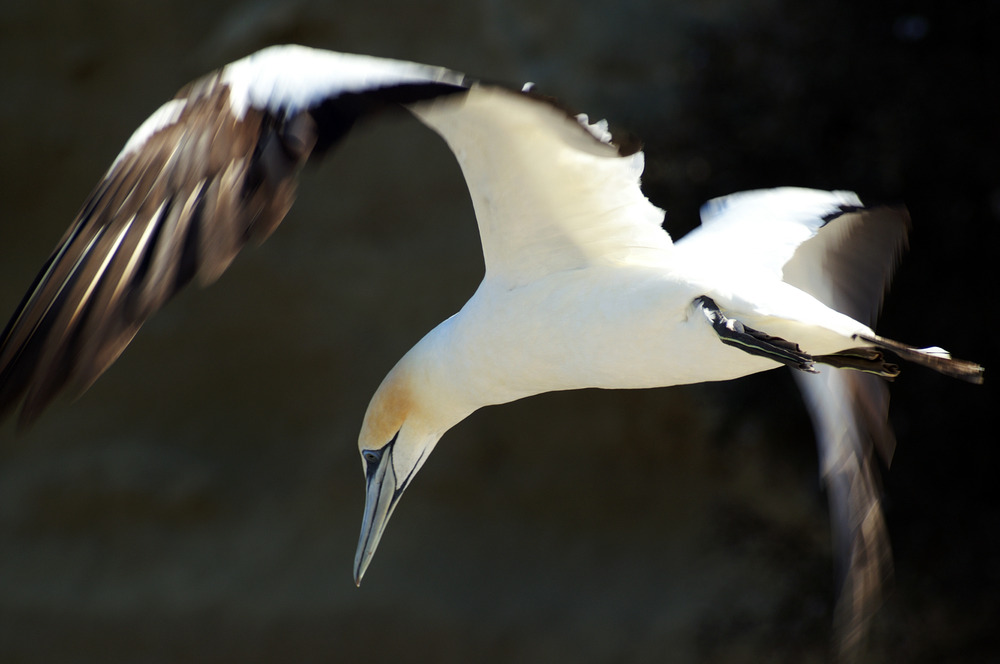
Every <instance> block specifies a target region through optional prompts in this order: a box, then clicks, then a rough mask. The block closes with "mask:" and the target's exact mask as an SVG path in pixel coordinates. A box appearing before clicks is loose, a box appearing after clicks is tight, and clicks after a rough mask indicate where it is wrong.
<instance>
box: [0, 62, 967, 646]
mask: <svg viewBox="0 0 1000 664" xmlns="http://www.w3.org/2000/svg"><path fill="white" fill-rule="evenodd" d="M396 109H406V110H408V111H410V112H412V113H413V114H415V115H416V116H417V117H418V118H419V119H420V120H421V121H422V122H423V123H424V124H426V125H427V126H429V127H430V128H431V129H433V130H434V131H436V132H437V133H438V134H440V135H441V136H442V137H443V138H444V140H445V141H446V142H447V143H448V145H449V146H450V148H451V149H452V151H453V152H454V154H455V157H456V158H457V160H458V162H459V165H460V166H461V169H462V172H463V174H464V176H465V179H466V182H467V185H468V188H469V192H470V195H471V198H472V202H473V206H474V209H475V214H476V219H477V223H478V225H479V232H480V237H481V240H482V249H483V255H484V258H485V266H486V269H485V275H484V277H483V280H482V282H481V284H480V285H479V288H478V290H476V292H475V294H474V295H473V296H472V298H471V299H470V300H469V301H468V302H467V303H466V304H465V305H464V306H463V307H462V309H461V310H460V311H459V312H458V313H456V314H455V315H453V316H452V317H450V318H448V319H447V320H445V321H444V322H442V323H441V324H440V325H438V326H437V327H435V328H434V329H433V330H432V331H431V332H429V333H428V334H427V335H426V336H425V337H423V338H422V339H421V340H420V341H419V342H418V343H417V344H416V345H415V346H414V347H413V348H412V349H411V350H410V351H409V352H407V353H406V354H405V355H404V357H403V358H402V359H401V360H400V361H399V362H398V363H397V364H396V366H395V367H394V368H393V369H392V370H391V371H390V373H389V374H388V375H387V376H386V378H385V380H384V381H383V382H382V384H381V385H380V386H379V388H378V389H377V391H376V393H375V395H374V397H373V398H372V400H371V402H370V405H369V407H368V410H367V412H366V414H365V417H364V421H363V424H362V429H361V433H360V436H359V450H360V453H361V460H362V466H363V470H364V474H365V481H366V501H365V508H364V516H363V522H362V527H361V535H360V539H359V543H358V548H357V553H356V557H355V561H354V578H355V581H356V582H357V583H358V584H360V582H361V578H362V576H363V575H364V574H365V571H366V570H367V569H368V566H369V563H370V562H371V559H372V555H373V554H374V552H375V550H376V547H377V546H378V544H379V542H380V540H381V538H382V536H383V534H384V532H385V527H386V524H387V523H388V521H389V518H390V516H391V515H392V513H393V510H394V509H395V508H396V506H397V505H398V502H399V499H400V496H401V495H402V494H403V492H404V491H405V490H406V488H407V487H409V485H410V483H411V482H412V480H413V478H414V476H415V475H416V474H417V472H418V471H419V470H420V468H421V467H422V466H423V464H424V463H425V462H426V461H427V459H428V457H429V455H430V453H431V452H432V451H433V449H434V447H435V445H436V444H437V442H438V440H440V438H441V437H442V436H443V435H444V434H445V433H446V432H447V431H448V430H449V429H450V428H451V427H453V426H454V425H455V424H457V423H458V422H460V421H462V420H463V419H464V418H466V417H467V416H468V415H470V414H471V413H472V412H474V411H476V410H478V409H479V408H482V407H484V406H488V405H493V404H502V403H506V402H510V401H514V400H517V399H522V398H524V397H528V396H532V395H535V394H540V393H543V392H549V391H553V390H571V389H579V388H588V387H597V388H607V389H620V388H648V387H662V386H668V385H678V384H688V383H698V382H704V381H718V380H729V379H733V378H738V377H741V376H745V375H748V374H752V373H755V372H759V371H766V370H769V369H774V368H778V367H782V366H787V367H791V369H792V370H793V373H794V374H795V376H796V378H797V379H798V382H799V385H800V387H801V388H802V390H803V392H804V395H805V397H806V403H807V405H808V407H809V409H810V412H811V415H812V418H813V422H814V425H815V429H816V432H817V441H818V446H819V458H820V465H821V468H820V470H821V474H822V477H823V479H824V481H825V484H826V486H827V490H828V498H829V502H830V511H831V521H832V524H833V529H834V534H835V537H834V542H835V545H836V547H837V551H836V559H837V561H838V566H839V571H838V579H839V580H840V598H839V602H838V613H837V620H838V632H839V634H840V636H839V639H840V642H841V646H842V648H844V649H849V648H853V647H855V646H856V644H857V643H858V642H859V641H860V640H861V638H862V636H863V635H864V632H865V627H866V625H867V622H868V618H869V617H870V616H871V614H872V612H873V611H874V610H875V609H876V608H877V606H878V603H879V594H880V588H881V584H882V581H883V579H884V578H885V577H886V576H887V574H888V572H889V570H890V568H891V560H890V554H889V543H888V536H887V532H886V526H885V522H884V518H883V515H882V511H881V507H880V495H879V488H878V482H877V472H878V471H877V468H876V465H877V460H876V458H875V450H877V451H878V452H879V453H881V455H882V457H883V458H884V459H885V460H886V461H887V460H888V459H889V458H890V457H891V455H892V450H893V446H894V437H893V433H892V431H891V429H890V427H889V424H888V421H887V408H888V391H887V387H886V381H888V380H892V379H893V378H895V377H896V376H897V374H898V373H899V368H898V367H897V365H896V364H895V363H894V362H895V360H894V359H893V358H899V359H902V360H906V361H909V362H914V363H916V364H920V365H923V366H926V367H930V368H931V369H934V370H937V371H939V372H941V373H943V374H946V375H950V376H954V377H957V378H961V379H964V380H968V381H971V382H982V380H983V374H984V370H983V368H982V367H981V366H979V365H977V364H974V363H971V362H965V361H962V360H957V359H953V358H951V356H950V355H949V354H948V353H947V352H945V351H944V350H942V349H940V348H937V347H931V348H914V347H911V346H908V345H905V344H901V343H898V342H895V341H892V340H889V339H886V338H883V337H881V336H879V335H878V334H876V332H875V331H874V330H873V327H872V326H873V325H874V321H875V317H876V315H877V313H878V310H879V307H880V305H881V301H882V296H883V294H884V292H885V290H886V288H887V286H888V283H889V280H890V278H891V276H892V272H893V269H894V267H895V265H896V263H897V260H898V258H899V256H900V254H901V252H902V251H903V250H904V248H905V245H906V238H907V233H908V231H909V217H908V214H907V212H906V210H905V208H903V207H875V208H869V207H865V206H864V205H863V204H862V203H861V201H860V200H859V198H858V197H857V196H856V195H855V194H853V193H850V192H846V191H833V192H827V191H815V190H808V189H799V188H779V189H771V190H762V191H752V192H744V193H738V194H733V195H730V196H726V197H723V198H720V199H716V200H713V201H710V202H709V203H707V204H706V205H705V206H704V207H703V209H702V211H701V221H702V224H701V226H700V227H698V228H697V229H695V230H694V231H692V232H691V233H689V234H687V235H686V236H685V237H684V238H682V239H681V240H679V241H677V242H673V241H672V240H671V237H670V235H669V234H668V233H667V232H666V231H665V230H664V229H663V222H664V212H663V211H662V210H660V209H659V208H657V207H656V206H654V205H653V204H652V203H650V202H649V201H648V200H647V199H646V197H645V195H644V194H643V193H642V191H641V189H640V177H641V174H642V172H643V165H644V162H643V153H642V152H641V151H639V150H638V148H637V146H636V145H634V144H632V143H628V144H626V143H621V144H619V143H618V142H616V141H615V139H614V138H613V137H612V136H611V134H610V132H609V131H608V127H607V124H606V123H605V122H603V121H601V122H596V123H591V122H590V120H589V119H588V118H587V116H585V115H582V114H580V115H578V114H574V113H573V112H571V111H569V110H567V109H566V108H565V107H564V106H562V105H561V104H559V103H558V102H556V101H555V100H552V99H550V98H547V97H544V96H542V95H540V94H537V93H536V92H535V91H534V90H533V89H531V88H530V86H526V87H525V88H523V89H516V88H506V87H503V86H500V85H492V84H484V83H480V82H477V81H475V80H473V79H471V78H469V77H466V76H465V75H463V74H460V73H457V72H454V71H451V70H448V69H443V68H439V67H432V66H427V65H421V64H415V63H409V62H402V61H395V60H387V59H381V58H373V57H367V56H358V55H348V54H341V53H334V52H329V51H321V50H314V49H310V48H305V47H301V46H276V47H271V48H268V49H265V50H263V51H259V52H257V53H255V54H253V55H250V56H248V57H246V58H244V59H241V60H238V61H236V62H233V63H231V64H229V65H227V66H225V67H223V68H222V69H220V70H218V71H216V72H214V73H212V74H210V75H208V76H206V77H204V78H202V79H199V80H197V81H195V82H193V83H191V84H189V85H188V86H186V87H185V88H183V89H182V90H181V91H180V92H179V93H178V94H177V96H176V97H175V98H174V99H172V100H171V101H169V102H167V103H166V104H164V105H163V106H161V107H160V108H159V109H158V110H157V111H156V112H154V113H153V115H152V116H150V118H149V119H148V120H147V121H146V122H144V123H143V124H142V125H141V126H140V127H139V128H138V129H137V130H136V132H135V133H134V134H133V135H132V137H131V138H130V139H129V140H128V141H127V143H126V144H125V147H124V148H123V149H122V151H121V153H120V154H119V155H118V157H117V158H116V159H115V161H114V163H113V164H112V165H111V167H110V168H109V169H108V171H107V172H106V173H105V174H104V177H103V178H102V179H101V181H100V182H99V183H98V185H97V187H96V189H95V190H94V192H93V193H92V194H91V196H90V197H89V199H87V201H86V202H85V204H84V206H83V208H82V210H81V211H80V213H79V215H78V216H77V218H76V220H75V221H74V222H73V224H72V226H71V227H70V228H69V230H68V231H67V232H66V234H65V235H64V237H63V238H62V240H61V241H60V242H59V244H58V246H57V247H56V249H55V250H54V251H53V253H52V254H51V256H50V257H49V259H48V260H47V261H46V262H45V264H44V266H43V267H42V269H41V271H40V272H39V274H38V276H37V278H36V279H35V281H34V283H33V284H32V285H31V286H30V288H29V289H28V291H27V293H26V295H25V296H24V298H23V300H22V301H21V303H20V305H19V306H18V307H17V309H16V311H15V313H14V314H13V316H12V318H11V319H10V322H9V323H8V324H7V326H6V328H5V329H4V330H3V333H2V334H0V417H3V416H5V415H8V414H10V412H11V411H13V410H15V409H17V408H18V407H19V408H20V413H19V421H20V423H21V424H27V423H30V422H31V421H32V420H33V419H35V418H36V417H38V415H39V414H40V413H41V412H42V411H43V410H44V408H45V407H46V406H47V405H48V404H49V403H50V402H51V401H52V400H53V398H54V397H55V396H56V395H58V394H59V393H60V392H64V391H65V392H68V393H71V394H79V393H82V392H83V391H85V390H86V389H87V388H88V387H89V386H90V385H91V384H92V383H93V382H94V381H95V380H96V379H97V378H98V377H99V376H100V375H101V374H102V373H103V372H104V371H105V370H106V369H107V368H108V366H109V365H110V364H111V363H113V362H114V361H115V359H117V357H118V356H119V355H120V353H121V352H122V351H123V350H124V348H125V347H126V346H127V345H128V343H129V342H130V341H131V340H132V338H133V336H134V335H135V334H136V332H137V331H138V330H139V328H140V326H141V325H142V324H143V322H145V321H146V319H147V318H148V317H149V316H150V315H152V314H153V313H154V312H155V311H157V310H158V309H159V308H160V307H162V306H163V305H164V304H165V303H166V302H167V301H168V300H169V299H170V298H171V297H172V296H173V295H174V294H175V293H176V292H178V291H179V290H180V289H181V288H183V287H184V286H185V285H187V284H188V283H190V282H191V281H193V280H196V281H198V282H199V283H200V284H202V285H207V284H210V283H211V282H213V281H214V280H215V279H217V278H218V276H219V275H220V274H221V273H222V272H223V271H224V270H225V269H226V268H227V267H228V265H229V264H230V262H231V261H232V260H233V259H234V258H235V256H236V254H237V253H238V252H239V251H240V249H241V248H242V247H243V246H244V245H245V244H246V243H248V242H250V241H253V242H261V241H263V240H264V239H265V238H267V237H268V235H270V233H271V232H272V231H273V230H274V229H275V228H276V227H277V226H278V224H279V223H280V222H281V221H282V219H283V218H284V217H285V215H286V213H287V212H288V210H289V208H290V206H291V205H292V201H293V199H294V195H295V188H296V180H297V176H298V173H299V171H300V170H301V168H302V167H303V165H304V164H305V163H306V162H308V161H309V160H310V159H311V158H316V157H319V156H321V155H323V154H325V153H326V152H327V151H328V150H329V149H330V148H332V147H333V146H334V145H335V144H336V143H337V142H338V141H339V140H340V139H341V138H342V137H343V136H344V135H345V134H346V133H347V132H348V131H349V130H350V129H351V127H352V126H353V125H354V124H355V123H356V122H358V121H360V120H363V119H367V118H370V117H372V116H375V115H377V114H379V113H381V112H383V111H393V110H396Z"/></svg>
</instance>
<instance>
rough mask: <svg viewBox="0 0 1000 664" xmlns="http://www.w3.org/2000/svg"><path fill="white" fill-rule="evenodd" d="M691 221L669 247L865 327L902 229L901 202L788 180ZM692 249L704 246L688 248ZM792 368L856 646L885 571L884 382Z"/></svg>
mask: <svg viewBox="0 0 1000 664" xmlns="http://www.w3.org/2000/svg"><path fill="white" fill-rule="evenodd" d="M702 221H703V225H702V226H701V227H700V228H698V229H696V230H695V231H693V232H692V233H690V234H689V235H688V236H685V237H684V238H683V239H682V240H681V241H680V242H679V243H678V248H679V249H683V250H684V251H685V252H687V253H691V254H692V255H695V256H700V257H703V258H706V259H707V258H709V257H713V258H714V259H715V260H716V262H717V263H721V264H724V265H729V266H730V268H731V269H734V270H740V271H749V272H755V271H756V272H757V273H759V274H764V275H767V276H769V277H771V278H776V279H781V280H783V281H785V282H786V283H788V284H791V285H792V286H795V287H796V288H799V289H801V290H803V291H805V292H806V293H809V294H810V295H812V296H813V297H815V298H816V299H817V300H819V301H820V302H822V303H823V304H825V305H826V306H828V307H830V308H832V309H834V310H836V311H839V312H841V313H843V314H847V315H848V316H850V317H851V318H853V319H854V320H856V321H858V322H861V323H864V324H866V325H869V326H872V325H874V323H875V318H876V317H877V315H878V310H879V307H880V306H881V303H882V297H883V295H884V294H885V291H886V290H887V288H888V286H889V281H890V279H891V277H892V273H893V271H894V270H895V267H896V265H897V263H898V259H899V257H900V255H901V253H902V252H903V250H904V249H905V247H906V238H907V233H908V231H909V227H910V223H909V215H908V214H907V212H906V209H905V208H902V207H886V206H882V207H875V208H865V207H864V206H863V205H862V204H861V201H860V200H859V199H858V198H857V196H856V195H855V194H853V193H851V192H825V191H814V190H809V189H795V188H782V189H772V190H765V191H751V192H744V193H741V194H734V195H732V196H726V197H723V198H720V199H716V200H714V201H711V202H709V203H708V204H706V205H705V207H704V208H703V209H702ZM702 247H704V252H710V253H704V252H703V253H698V252H702ZM758 248H760V250H759V251H758V250H757V249H758ZM687 253H686V255H687ZM793 375H794V376H795V379H796V381H797V382H798V384H799V388H800V389H801V390H802V393H803V396H804V399H805V402H806V406H807V407H808V409H809V413H810V416H811V418H812V421H813V426H814V429H815V431H816V441H817V447H818V451H819V461H820V473H821V476H822V478H823V481H824V484H825V485H826V489H827V499H828V502H829V506H830V520H831V524H832V528H833V540H834V553H835V556H836V564H837V573H838V575H837V579H838V583H839V601H838V606H837V621H836V622H837V631H838V647H839V648H840V649H841V650H842V651H844V653H845V654H846V653H849V652H856V649H857V647H858V646H859V645H860V644H861V643H862V642H863V640H864V636H865V634H866V632H867V628H868V623H869V619H870V618H871V616H872V615H873V614H874V612H875V610H876V609H877V608H878V606H879V604H880V602H881V593H882V586H883V583H884V582H885V580H886V579H887V578H888V577H889V576H890V575H891V572H892V556H891V552H890V545H889V535H888V531H887V530H886V524H885V518H884V516H883V513H882V506H881V490H880V483H879V481H878V477H879V471H878V468H877V463H878V462H877V460H876V458H875V454H874V450H878V452H879V453H880V454H881V456H882V458H883V459H884V460H885V461H886V463H888V461H889V460H890V459H891V458H892V453H893V449H894V447H895V437H894V436H893V433H892V429H891V428H890V426H889V421H888V409H889V390H888V386H887V384H886V382H885V381H884V380H882V379H881V378H878V377H877V376H873V375H869V374H865V373H861V372H857V371H847V370H842V369H833V368H832V367H823V369H822V370H821V372H820V373H818V374H806V373H803V372H800V371H796V372H793Z"/></svg>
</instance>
